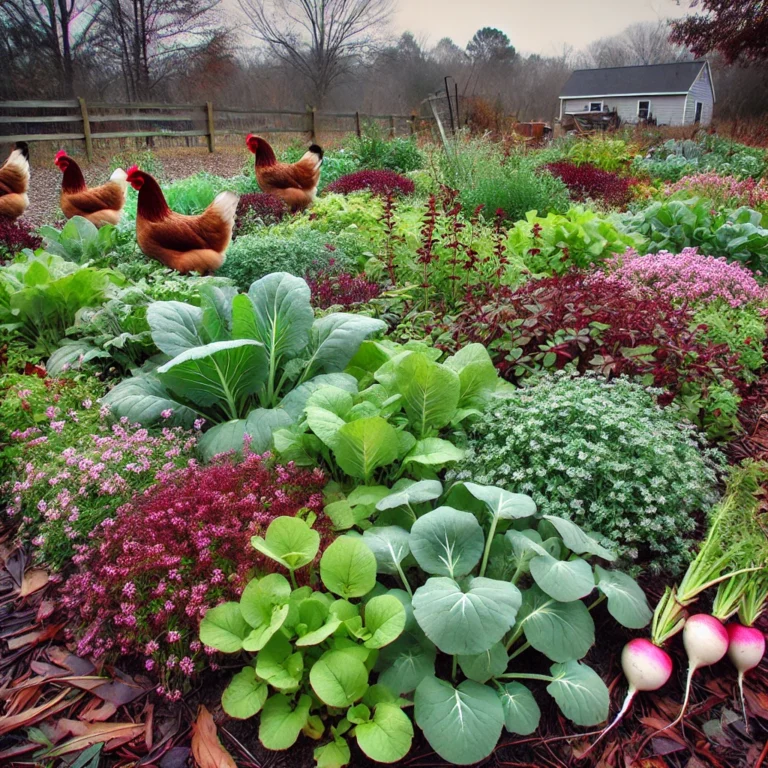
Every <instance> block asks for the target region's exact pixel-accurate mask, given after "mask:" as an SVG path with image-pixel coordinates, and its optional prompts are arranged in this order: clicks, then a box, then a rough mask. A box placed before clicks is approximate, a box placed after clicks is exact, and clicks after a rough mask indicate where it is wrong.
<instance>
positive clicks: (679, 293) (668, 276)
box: [607, 248, 768, 307]
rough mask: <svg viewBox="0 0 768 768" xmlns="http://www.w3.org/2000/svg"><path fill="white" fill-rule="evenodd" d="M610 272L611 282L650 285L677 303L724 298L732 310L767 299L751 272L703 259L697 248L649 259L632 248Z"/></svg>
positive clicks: (609, 267)
mask: <svg viewBox="0 0 768 768" xmlns="http://www.w3.org/2000/svg"><path fill="white" fill-rule="evenodd" d="M607 271H608V272H609V277H608V280H609V281H611V282H615V283H617V284H619V283H625V282H629V283H634V284H636V285H643V286H649V287H651V288H653V289H655V290H656V291H658V292H659V293H660V294H661V295H663V296H664V298H666V299H667V300H669V301H672V302H675V303H679V302H694V303H702V304H705V303H709V302H711V301H715V300H717V299H722V300H723V301H725V302H726V303H727V304H729V305H730V306H731V307H740V306H742V305H744V304H748V303H751V302H764V301H766V300H768V292H766V289H765V288H764V287H763V286H761V285H760V284H759V283H758V282H757V280H756V279H755V275H754V273H753V272H752V270H750V269H747V268H746V267H743V266H742V265H741V264H739V263H737V262H728V261H726V259H725V258H715V257H714V256H704V255H703V254H700V253H698V251H697V250H696V248H684V249H683V250H682V251H681V252H680V253H679V254H674V253H669V252H668V251H659V252H658V253H652V254H648V255H647V256H641V255H640V254H639V253H638V252H637V251H635V250H633V249H631V248H630V249H628V250H627V251H626V253H624V254H622V255H621V256H616V257H614V258H613V259H612V260H611V261H609V262H608V264H607Z"/></svg>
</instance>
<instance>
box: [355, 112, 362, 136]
mask: <svg viewBox="0 0 768 768" xmlns="http://www.w3.org/2000/svg"><path fill="white" fill-rule="evenodd" d="M355 132H356V133H357V137H358V138H360V136H361V135H362V134H361V132H360V113H359V112H355Z"/></svg>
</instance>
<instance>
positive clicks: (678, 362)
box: [443, 273, 743, 434]
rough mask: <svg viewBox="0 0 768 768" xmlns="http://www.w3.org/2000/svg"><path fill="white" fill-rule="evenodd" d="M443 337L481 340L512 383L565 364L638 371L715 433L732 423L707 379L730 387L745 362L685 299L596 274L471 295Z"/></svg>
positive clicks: (453, 341) (458, 341)
mask: <svg viewBox="0 0 768 768" xmlns="http://www.w3.org/2000/svg"><path fill="white" fill-rule="evenodd" d="M443 340H444V344H447V345H448V347H449V349H456V348H458V347H459V346H461V345H464V344H467V343H470V342H475V343H480V344H482V345H483V346H485V347H486V348H487V349H488V351H489V352H490V354H491V356H492V358H493V361H494V363H495V364H496V366H497V367H498V368H499V369H500V371H501V372H502V374H503V375H504V376H505V378H507V379H509V380H513V381H516V382H520V381H522V380H524V379H526V378H528V377H529V376H531V374H533V373H537V372H540V371H541V370H548V371H552V370H558V369H562V368H566V367H568V368H575V369H576V370H579V371H582V372H585V371H594V372H597V373H599V374H601V375H603V376H606V377H609V376H610V377H612V376H617V375H620V374H624V375H627V376H637V377H639V378H640V379H641V380H642V382H643V383H645V384H648V385H651V384H652V385H655V386H657V387H663V388H664V390H665V392H664V395H663V398H662V402H664V403H668V402H670V401H671V400H673V399H675V398H678V402H679V404H680V407H681V408H682V409H683V410H684V412H685V414H686V416H688V418H690V419H691V421H694V422H695V423H698V424H700V425H701V426H705V427H707V428H710V429H712V430H713V432H715V433H718V434H719V433H721V432H723V431H728V430H729V429H732V428H734V427H735V423H734V422H733V419H731V418H730V417H728V418H725V419H724V420H723V421H722V422H721V420H720V416H721V413H720V406H719V404H718V403H717V398H715V397H714V395H713V396H712V397H710V388H711V387H712V386H713V384H714V383H722V382H725V383H726V384H728V383H730V384H731V386H732V387H733V386H735V387H736V388H737V389H738V388H739V387H740V386H741V381H742V377H743V376H742V375H743V368H742V366H741V365H740V364H739V362H738V361H737V360H736V359H735V358H734V356H733V355H732V354H731V353H730V352H729V350H728V348H727V347H726V346H725V345H722V344H718V345H715V344H712V343H711V342H710V341H708V340H707V339H706V338H705V337H704V335H703V330H702V329H701V328H699V326H698V324H697V323H696V320H695V316H694V312H693V307H691V306H675V305H674V304H672V303H671V302H670V301H669V299H668V298H666V297H664V296H660V295H658V294H653V293H649V292H643V291H642V290H639V289H638V287H637V286H634V285H632V284H631V283H627V282H624V283H621V282H619V281H617V280H611V279H609V278H607V277H606V276H605V275H602V274H600V273H598V274H595V275H587V274H580V273H571V274H567V275H563V276H556V277H549V278H545V279H542V280H538V281H531V282H529V283H526V284H525V285H523V286H522V287H520V288H518V289H510V288H507V287H505V286H502V287H501V288H500V289H494V290H492V291H488V292H487V293H485V294H480V295H477V296H474V297H470V299H469V300H468V302H467V304H466V306H465V307H464V308H463V309H462V311H461V312H459V313H458V314H457V315H456V316H455V317H454V318H453V319H452V321H451V322H450V323H448V324H447V325H446V326H445V327H444V335H443ZM718 391H719V390H718ZM735 402H736V403H738V398H736V400H735Z"/></svg>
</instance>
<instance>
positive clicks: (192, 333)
mask: <svg viewBox="0 0 768 768" xmlns="http://www.w3.org/2000/svg"><path fill="white" fill-rule="evenodd" d="M147 322H148V323H149V327H150V330H151V332H152V341H154V342H155V346H157V348H158V349H159V350H160V351H161V352H165V354H166V355H170V356H171V357H176V356H177V355H180V354H181V353H182V352H186V351H187V350H188V349H194V348H195V347H199V346H202V345H203V344H205V340H204V339H203V338H202V337H201V336H200V328H201V327H202V324H203V310H202V309H200V307H194V306H192V305H191V304H187V303H185V302H183V301H153V302H152V303H151V304H150V305H149V306H148V307H147Z"/></svg>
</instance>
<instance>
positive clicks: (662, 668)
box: [579, 637, 672, 760]
mask: <svg viewBox="0 0 768 768" xmlns="http://www.w3.org/2000/svg"><path fill="white" fill-rule="evenodd" d="M621 668H622V669H623V670H624V676H625V677H626V678H627V681H628V682H629V688H628V689H627V695H626V698H625V699H624V703H623V704H622V705H621V709H620V710H619V712H618V714H617V715H616V717H615V718H614V719H613V722H612V723H611V724H610V725H608V726H606V727H605V728H604V729H603V730H602V731H596V733H599V734H600V735H599V736H598V737H597V739H595V741H594V742H593V743H592V744H591V746H590V747H589V748H588V749H587V751H586V752H583V753H582V754H581V755H579V759H580V760H581V759H582V758H583V757H585V756H586V755H587V754H588V753H589V752H590V751H591V750H592V748H593V747H594V746H595V745H596V744H597V743H598V742H599V741H601V739H602V738H603V736H605V734H606V733H608V731H610V730H611V728H613V726H614V725H616V723H618V722H619V720H621V718H622V717H624V715H625V714H626V713H627V710H628V709H629V705H630V704H631V703H632V699H634V698H635V694H636V693H637V692H638V691H657V690H658V689H659V688H661V687H662V686H663V685H664V684H665V683H666V682H667V680H669V677H670V675H671V674H672V659H671V658H670V657H669V654H668V653H667V652H666V651H664V650H663V649H661V648H659V647H658V646H657V645H654V644H653V643H652V642H651V641H650V640H646V639H645V638H642V637H638V638H635V639H634V640H630V641H629V642H628V643H627V644H626V645H625V646H624V650H623V651H622V652H621ZM584 735H587V734H584ZM589 735H592V734H589Z"/></svg>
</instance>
